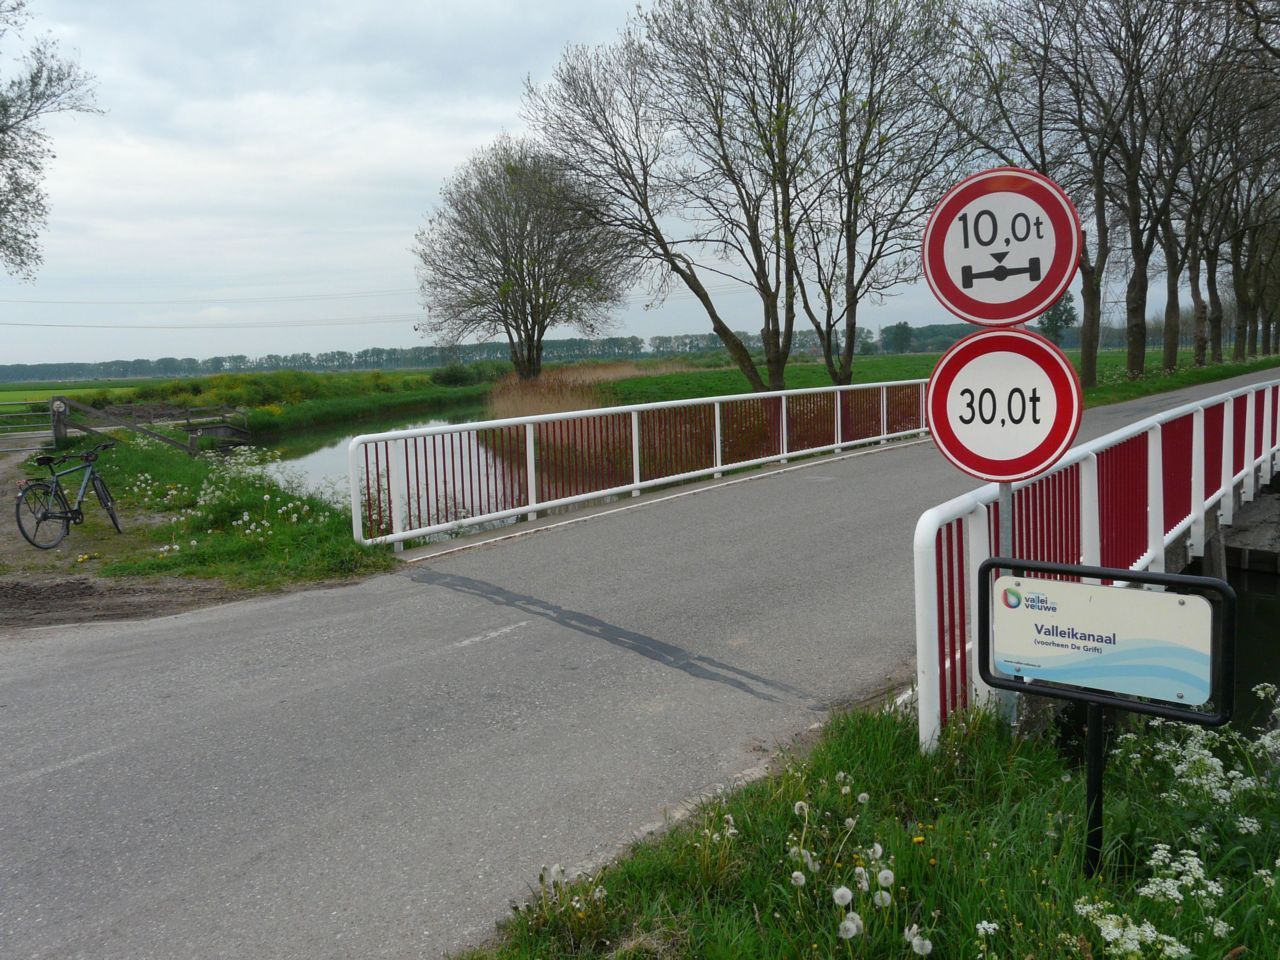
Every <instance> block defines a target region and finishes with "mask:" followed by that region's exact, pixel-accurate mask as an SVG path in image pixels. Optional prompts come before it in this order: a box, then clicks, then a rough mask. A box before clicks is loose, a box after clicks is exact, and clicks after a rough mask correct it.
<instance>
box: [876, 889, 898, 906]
mask: <svg viewBox="0 0 1280 960" xmlns="http://www.w3.org/2000/svg"><path fill="white" fill-rule="evenodd" d="M871 900H872V902H873V903H875V905H876V906H877V907H880V908H882V909H883V908H884V907H887V906H889V904H891V903H893V895H892V894H890V893H889V891H888V890H877V891H876V892H875V895H874V896H873V897H872V898H871Z"/></svg>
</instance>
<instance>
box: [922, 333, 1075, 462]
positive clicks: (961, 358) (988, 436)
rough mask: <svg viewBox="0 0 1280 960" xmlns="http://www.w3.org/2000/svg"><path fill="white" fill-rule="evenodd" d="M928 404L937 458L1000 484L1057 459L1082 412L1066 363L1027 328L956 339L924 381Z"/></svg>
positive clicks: (1073, 370) (1071, 435)
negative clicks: (926, 385)
mask: <svg viewBox="0 0 1280 960" xmlns="http://www.w3.org/2000/svg"><path fill="white" fill-rule="evenodd" d="M926 404H927V407H928V411H929V425H930V427H931V428H932V430H933V439H934V442H935V443H936V444H937V445H938V449H939V450H940V451H941V452H942V455H943V456H944V457H946V458H947V459H948V460H950V461H951V462H952V463H953V464H955V465H956V466H957V467H959V468H960V469H961V470H963V471H965V472H966V473H969V474H972V475H973V476H975V477H979V478H981V479H983V480H996V481H1000V482H1012V481H1015V480H1024V479H1026V478H1027V477H1030V476H1034V475H1035V474H1037V473H1039V472H1041V471H1042V470H1046V469H1048V468H1049V467H1051V466H1052V465H1053V464H1055V463H1056V462H1057V461H1058V460H1059V458H1061V457H1062V455H1063V454H1064V453H1066V452H1067V450H1068V448H1070V446H1071V442H1072V441H1073V440H1074V439H1075V436H1076V432H1077V431H1078V430H1079V429H1080V417H1081V413H1082V412H1083V404H1082V403H1081V393H1080V380H1079V378H1078V377H1077V376H1076V372H1075V369H1074V368H1073V367H1072V366H1071V363H1070V361H1068V360H1067V358H1066V356H1065V355H1064V354H1063V353H1062V351H1061V350H1059V349H1058V348H1057V347H1055V346H1054V345H1053V344H1052V343H1050V342H1049V341H1048V340H1046V339H1045V338H1044V337H1041V336H1039V335H1037V334H1034V333H1029V332H1028V331H1026V330H991V331H986V332H983V333H975V334H973V335H972V336H969V337H965V338H964V339H963V340H961V341H960V342H959V343H957V344H955V346H953V347H952V348H951V349H950V350H948V351H947V352H946V353H945V354H943V356H942V359H941V360H939V361H938V365H937V366H936V367H935V368H934V371H933V375H932V376H931V377H930V378H929V387H928V394H927V398H926Z"/></svg>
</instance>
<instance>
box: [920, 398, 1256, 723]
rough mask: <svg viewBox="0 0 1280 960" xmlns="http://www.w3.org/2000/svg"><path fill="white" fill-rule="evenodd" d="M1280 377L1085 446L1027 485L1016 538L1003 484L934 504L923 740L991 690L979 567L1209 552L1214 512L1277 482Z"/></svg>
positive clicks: (1150, 562)
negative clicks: (980, 656) (1175, 547)
mask: <svg viewBox="0 0 1280 960" xmlns="http://www.w3.org/2000/svg"><path fill="white" fill-rule="evenodd" d="M1278 403H1280V380H1273V381H1271V382H1268V383H1263V384H1257V385H1254V386H1249V387H1243V388H1241V389H1239V390H1235V391H1233V392H1231V393H1226V394H1220V395H1218V396H1216V397H1211V398H1209V399H1206V400H1198V401H1195V402H1194V403H1188V404H1185V405H1184V406H1181V407H1177V408H1175V409H1173V410H1169V411H1168V412H1166V413H1162V414H1159V415H1157V416H1153V417H1150V418H1148V419H1146V420H1143V421H1141V422H1139V423H1136V424H1134V425H1133V426H1131V427H1127V428H1125V429H1124V430H1118V431H1116V432H1114V433H1111V434H1108V435H1107V436H1105V437H1100V438H1099V439H1097V440H1094V441H1092V442H1090V443H1086V444H1084V445H1082V446H1079V447H1076V448H1074V449H1072V450H1071V451H1070V452H1068V453H1067V455H1066V456H1065V457H1063V459H1062V460H1061V461H1060V462H1059V463H1058V464H1057V465H1056V466H1055V467H1054V468H1053V469H1052V470H1051V471H1049V472H1048V473H1046V474H1045V475H1043V476H1041V477H1038V478H1036V479H1034V480H1030V481H1026V482H1024V483H1020V484H1016V485H1015V486H1014V498H1013V511H1014V516H1013V543H1012V544H1011V545H1010V544H1002V543H1000V542H999V532H998V531H999V529H1000V524H999V507H998V505H997V503H996V498H997V492H998V488H997V486H996V485H995V484H989V485H987V486H985V487H982V488H980V489H978V490H975V491H973V492H971V493H967V494H965V495H964V496H960V497H956V498H955V499H954V500H951V501H949V502H947V503H944V504H942V505H941V506H938V507H934V508H933V509H932V510H929V511H927V512H925V513H924V515H922V516H921V517H920V520H919V522H918V523H917V524H916V533H915V594H916V674H917V696H918V700H919V708H920V742H921V745H922V746H925V747H928V746H929V745H930V744H932V743H933V742H934V740H935V738H936V737H937V734H938V731H939V729H940V728H941V726H942V724H943V723H945V722H946V720H947V716H948V715H949V714H950V713H951V712H953V711H955V710H957V709H960V708H963V707H964V706H966V705H967V704H968V703H969V700H970V698H971V697H973V696H975V695H981V694H985V693H986V692H987V690H986V688H985V685H984V684H983V683H982V681H981V680H980V679H979V677H978V673H977V670H976V669H975V665H974V661H973V657H974V651H975V650H976V644H975V642H974V636H973V630H974V629H975V627H976V623H977V616H976V611H975V609H974V603H975V601H976V598H977V576H976V574H977V569H978V565H979V564H980V563H981V562H982V561H983V560H985V559H986V558H987V557H990V556H1009V555H1013V556H1017V557H1018V558H1020V559H1026V560H1045V561H1053V562H1058V563H1072V564H1075V563H1082V564H1087V565H1091V566H1104V567H1113V568H1119V569H1122V570H1123V569H1129V570H1163V569H1164V563H1165V548H1166V547H1168V546H1169V545H1171V544H1173V543H1175V542H1176V541H1178V540H1180V539H1182V538H1184V537H1185V538H1186V543H1187V548H1188V552H1189V555H1190V556H1193V557H1197V556H1203V554H1204V544H1205V516H1206V514H1207V513H1208V512H1209V511H1210V510H1213V509H1216V510H1217V511H1218V520H1219V522H1220V523H1221V524H1223V525H1229V524H1230V523H1231V521H1232V514H1233V512H1234V509H1235V497H1236V494H1237V492H1238V493H1239V494H1240V496H1241V499H1242V500H1243V501H1249V500H1252V499H1253V497H1254V493H1255V491H1256V490H1257V487H1258V485H1259V484H1260V483H1267V482H1269V481H1270V480H1271V477H1272V473H1273V470H1274V460H1275V456H1276V452H1277V449H1278V447H1280V445H1278V443H1277V432H1278V422H1277V421H1278V420H1280V418H1278V417H1277V404H1278Z"/></svg>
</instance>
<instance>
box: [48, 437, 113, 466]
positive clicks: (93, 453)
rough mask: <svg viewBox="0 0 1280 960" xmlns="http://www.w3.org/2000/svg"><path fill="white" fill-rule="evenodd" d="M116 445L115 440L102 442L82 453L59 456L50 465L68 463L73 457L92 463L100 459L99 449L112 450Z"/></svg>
mask: <svg viewBox="0 0 1280 960" xmlns="http://www.w3.org/2000/svg"><path fill="white" fill-rule="evenodd" d="M114 446H115V441H108V442H106V443H100V444H98V445H97V446H96V447H93V448H92V449H89V450H82V451H81V452H80V453H65V454H63V455H62V456H60V457H58V459H56V460H53V461H51V462H50V463H49V466H51V467H56V466H57V465H58V464H60V463H66V462H67V461H68V460H72V459H76V460H83V461H84V462H85V463H92V462H93V461H94V460H97V459H98V451H99V450H110V449H111V448H112V447H114Z"/></svg>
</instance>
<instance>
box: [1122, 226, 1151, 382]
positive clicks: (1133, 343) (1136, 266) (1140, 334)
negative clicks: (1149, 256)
mask: <svg viewBox="0 0 1280 960" xmlns="http://www.w3.org/2000/svg"><path fill="white" fill-rule="evenodd" d="M1133 261H1134V262H1133V273H1132V274H1130V276H1129V282H1128V283H1127V284H1126V285H1125V291H1124V315H1125V323H1124V327H1125V350H1126V353H1127V356H1126V358H1125V370H1126V372H1127V373H1128V374H1129V379H1131V380H1136V379H1138V378H1139V377H1141V376H1142V375H1143V374H1144V373H1146V368H1147V316H1146V314H1147V264H1146V258H1145V257H1143V256H1142V252H1141V251H1140V250H1135V251H1134V258H1133Z"/></svg>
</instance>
